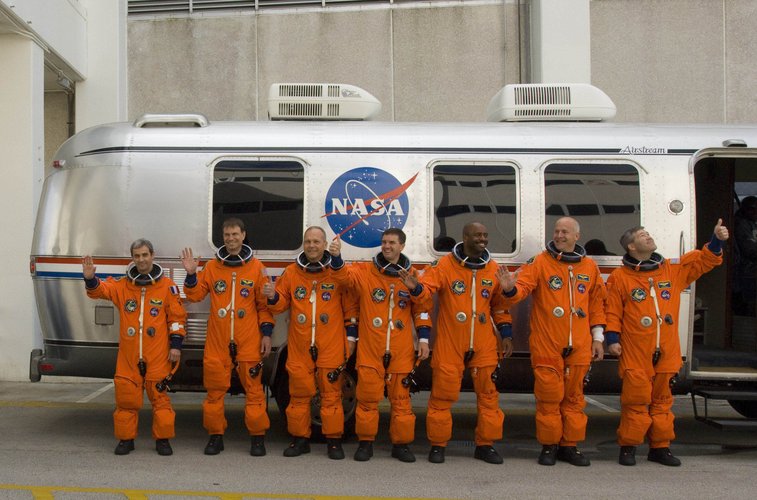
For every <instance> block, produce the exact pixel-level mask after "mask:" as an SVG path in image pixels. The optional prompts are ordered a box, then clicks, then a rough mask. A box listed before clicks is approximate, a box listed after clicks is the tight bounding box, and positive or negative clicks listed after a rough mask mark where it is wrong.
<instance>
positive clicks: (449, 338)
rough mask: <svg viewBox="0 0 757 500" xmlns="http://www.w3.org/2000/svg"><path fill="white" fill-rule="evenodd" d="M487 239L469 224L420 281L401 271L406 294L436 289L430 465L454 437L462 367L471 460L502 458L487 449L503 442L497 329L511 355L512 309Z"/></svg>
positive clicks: (428, 294) (438, 459) (439, 459)
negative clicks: (469, 391)
mask: <svg viewBox="0 0 757 500" xmlns="http://www.w3.org/2000/svg"><path fill="white" fill-rule="evenodd" d="M488 243H489V233H488V232H487V229H486V226H484V225H483V224H480V223H478V222H471V223H468V224H466V225H465V227H464V228H463V241H461V242H460V243H458V244H457V245H455V247H454V248H453V249H452V251H451V252H450V253H449V254H447V255H445V256H444V257H442V258H441V259H439V260H438V261H437V262H434V263H433V264H431V265H430V266H429V267H428V268H426V271H425V273H424V274H423V277H422V278H421V282H420V284H419V283H418V281H417V279H416V278H415V276H414V275H412V274H411V273H410V272H409V271H407V270H405V271H401V272H400V274H399V275H400V277H402V278H403V280H404V283H405V286H407V287H408V289H409V290H411V292H410V293H411V295H413V296H416V297H419V298H420V299H422V300H426V299H430V298H431V296H432V295H433V294H434V293H436V294H437V298H438V300H439V314H438V315H437V318H436V326H437V334H436V339H435V340H434V355H433V356H432V358H431V368H432V370H433V371H432V375H431V377H432V380H431V396H430V397H429V400H428V413H427V414H426V432H427V435H428V440H429V441H430V442H431V451H430V452H429V455H428V460H429V462H431V463H443V462H444V451H445V448H446V446H447V442H448V441H449V440H450V438H451V437H452V413H451V408H452V405H453V404H454V402H455V401H457V398H458V396H459V394H460V384H461V382H462V379H463V372H464V371H465V369H466V368H467V369H468V370H469V373H470V375H471V378H472V379H473V390H474V391H475V392H476V400H477V409H478V422H477V424H476V436H475V443H476V448H475V450H474V453H473V457H474V458H476V459H478V460H483V461H484V462H486V463H490V464H501V463H502V457H501V456H500V455H499V453H498V452H497V450H496V449H494V446H493V445H494V442H495V441H498V440H500V439H502V426H503V425H502V424H503V422H504V419H505V416H504V413H502V410H501V409H500V408H499V392H497V387H496V386H495V385H494V381H493V380H492V373H493V372H494V370H495V368H496V366H497V361H498V354H497V351H498V339H497V337H496V336H495V331H494V330H495V327H496V329H497V331H498V332H499V335H500V337H501V339H502V351H503V353H504V355H505V356H509V355H510V354H511V353H512V350H513V343H512V328H511V326H510V323H511V319H510V314H509V313H508V311H507V309H506V308H505V307H504V302H505V301H504V296H503V293H502V290H501V289H500V286H499V282H498V281H497V278H496V273H497V269H498V266H497V263H496V262H494V260H492V259H491V256H490V255H489V251H488V250H487V249H486V247H487V245H488Z"/></svg>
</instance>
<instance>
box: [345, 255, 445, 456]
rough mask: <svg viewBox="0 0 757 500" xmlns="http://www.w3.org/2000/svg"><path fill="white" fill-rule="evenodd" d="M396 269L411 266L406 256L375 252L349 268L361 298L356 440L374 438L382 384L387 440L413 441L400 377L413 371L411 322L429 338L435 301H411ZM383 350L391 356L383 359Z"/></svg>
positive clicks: (420, 334)
mask: <svg viewBox="0 0 757 500" xmlns="http://www.w3.org/2000/svg"><path fill="white" fill-rule="evenodd" d="M400 269H405V270H408V271H409V270H411V269H412V266H411V263H410V260H409V259H408V258H407V257H406V256H405V255H403V254H400V260H399V262H398V265H395V264H391V263H389V262H388V261H387V260H386V259H385V258H384V256H383V255H382V254H381V253H379V254H378V255H377V256H376V257H374V259H373V262H362V263H356V264H352V265H350V266H349V267H348V272H349V276H350V281H351V287H352V289H353V290H354V292H355V294H356V295H357V296H358V298H359V301H360V326H359V340H360V341H359V342H358V349H357V361H356V367H357V374H358V379H357V400H358V406H357V411H356V413H355V420H356V422H355V431H356V433H357V436H358V440H359V441H374V440H375V439H376V433H377V432H378V424H379V411H378V404H379V401H380V400H381V399H382V398H383V395H384V387H385V386H386V390H387V395H388V397H389V401H390V403H391V417H390V420H389V438H390V440H391V441H392V444H395V445H400V444H409V443H411V442H413V440H414V439H415V415H414V414H413V410H412V408H411V406H410V387H409V386H408V387H405V386H403V384H402V379H403V378H405V377H406V376H407V374H408V373H409V372H410V370H412V369H413V364H414V360H415V345H414V341H413V324H415V329H416V330H417V331H418V337H419V339H421V338H423V339H425V340H426V341H428V337H429V333H430V330H431V317H430V314H429V311H430V310H431V308H432V307H433V303H432V302H431V300H425V301H423V302H420V303H414V302H413V300H412V297H411V296H410V291H409V290H408V289H407V287H406V286H405V285H404V284H403V283H402V280H401V279H400V278H399V276H398V272H399V270H400ZM416 300H418V299H416ZM387 335H388V336H389V343H388V345H387ZM387 348H388V351H387ZM387 352H388V353H389V356H388V357H385V356H386V353H387Z"/></svg>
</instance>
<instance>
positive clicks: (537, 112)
mask: <svg viewBox="0 0 757 500" xmlns="http://www.w3.org/2000/svg"><path fill="white" fill-rule="evenodd" d="M515 116H516V117H518V118H521V117H522V118H527V117H537V116H570V108H568V109H517V108H516V109H515Z"/></svg>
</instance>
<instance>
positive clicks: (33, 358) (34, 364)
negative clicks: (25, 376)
mask: <svg viewBox="0 0 757 500" xmlns="http://www.w3.org/2000/svg"><path fill="white" fill-rule="evenodd" d="M40 359H42V349H32V353H31V355H30V356H29V380H31V381H32V382H39V381H40V380H42V374H41V373H40V372H39V360H40Z"/></svg>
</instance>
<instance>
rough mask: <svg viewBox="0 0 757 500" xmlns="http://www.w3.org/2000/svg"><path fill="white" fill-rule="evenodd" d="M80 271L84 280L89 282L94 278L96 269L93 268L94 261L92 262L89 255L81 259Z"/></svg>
mask: <svg viewBox="0 0 757 500" xmlns="http://www.w3.org/2000/svg"><path fill="white" fill-rule="evenodd" d="M81 269H82V274H84V279H87V280H91V279H92V278H94V277H95V271H97V267H95V261H93V260H92V256H91V255H85V256H84V257H82V259H81Z"/></svg>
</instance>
